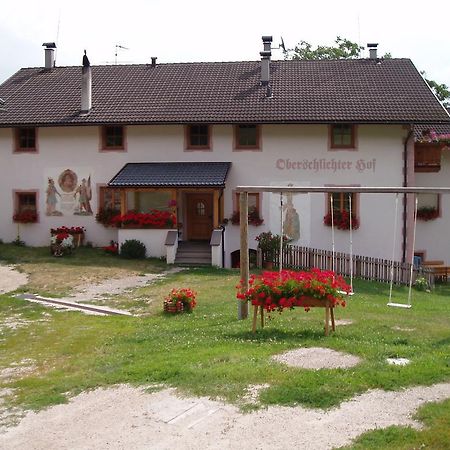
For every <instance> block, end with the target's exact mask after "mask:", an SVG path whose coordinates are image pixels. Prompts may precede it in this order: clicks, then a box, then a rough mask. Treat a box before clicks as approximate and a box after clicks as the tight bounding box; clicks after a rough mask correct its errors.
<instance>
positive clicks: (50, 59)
mask: <svg viewBox="0 0 450 450" xmlns="http://www.w3.org/2000/svg"><path fill="white" fill-rule="evenodd" d="M42 46H43V47H45V50H44V52H45V68H46V69H53V67H55V49H56V44H55V43H54V42H44V43H43V44H42Z"/></svg>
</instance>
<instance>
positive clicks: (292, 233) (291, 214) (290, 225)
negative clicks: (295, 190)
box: [283, 192, 300, 242]
mask: <svg viewBox="0 0 450 450" xmlns="http://www.w3.org/2000/svg"><path fill="white" fill-rule="evenodd" d="M292 196H293V194H292V192H288V193H286V194H285V196H284V198H285V201H284V202H283V214H284V216H283V234H284V235H286V236H287V237H288V239H289V240H290V241H292V242H297V241H298V240H299V239H300V217H299V215H298V212H297V209H296V208H295V206H294V203H293V201H292Z"/></svg>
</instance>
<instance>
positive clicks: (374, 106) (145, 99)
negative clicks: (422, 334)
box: [0, 36, 450, 267]
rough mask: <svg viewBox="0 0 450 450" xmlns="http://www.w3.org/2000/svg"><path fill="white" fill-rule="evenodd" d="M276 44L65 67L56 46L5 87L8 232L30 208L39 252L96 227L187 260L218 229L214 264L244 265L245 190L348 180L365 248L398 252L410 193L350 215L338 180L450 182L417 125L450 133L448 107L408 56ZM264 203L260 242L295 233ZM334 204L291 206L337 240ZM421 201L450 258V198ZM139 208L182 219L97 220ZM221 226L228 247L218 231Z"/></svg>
mask: <svg viewBox="0 0 450 450" xmlns="http://www.w3.org/2000/svg"><path fill="white" fill-rule="evenodd" d="M263 43H264V51H262V52H261V56H262V60H261V61H250V62H247V61H242V62H217V63H211V62H200V63H170V64H159V63H157V60H156V58H152V62H151V63H149V64H144V65H105V66H91V65H90V63H89V60H88V58H87V56H86V55H85V56H84V57H83V64H82V66H81V67H55V65H54V57H53V54H54V45H53V44H52V43H47V44H45V47H46V48H45V66H44V67H37V68H24V69H21V70H19V71H18V72H17V73H16V74H14V75H13V76H12V77H11V78H9V79H8V80H6V81H5V82H4V83H3V84H2V85H0V98H1V99H2V101H1V102H0V205H1V214H0V238H1V239H2V240H3V241H5V242H7V241H12V240H14V239H15V237H16V234H17V224H16V223H15V221H14V217H16V220H17V219H18V218H19V219H20V218H21V217H24V216H25V218H26V217H27V216H26V215H27V214H28V213H30V212H31V213H32V215H33V214H35V217H36V221H34V222H33V221H32V223H22V224H20V236H21V239H23V240H24V241H25V242H26V243H27V244H28V245H33V246H40V245H48V244H49V233H50V229H51V228H56V227H59V226H63V225H66V226H69V227H70V226H83V227H85V229H86V240H87V241H90V242H92V243H93V244H94V245H96V246H104V245H108V243H109V242H110V241H111V240H114V241H123V240H125V239H128V238H129V237H137V238H139V239H140V240H142V241H144V242H145V243H146V245H147V251H148V254H149V256H167V257H168V261H169V262H172V261H173V260H174V258H175V257H176V258H177V260H178V261H187V260H189V257H192V255H193V254H192V253H191V252H192V251H194V250H195V245H191V246H189V242H191V243H192V244H198V243H200V244H199V245H200V247H202V246H201V243H202V242H204V243H206V246H207V247H209V245H210V242H211V237H212V235H213V244H214V251H213V261H212V262H213V263H214V264H218V265H222V264H223V265H224V266H226V267H230V266H231V265H232V264H233V262H235V261H236V260H237V259H236V255H237V254H236V253H235V252H236V251H238V250H239V227H238V226H237V225H235V224H233V222H235V220H234V219H236V217H237V212H238V207H239V205H238V198H237V195H236V192H235V188H236V186H238V185H269V186H270V185H286V186H288V185H297V186H336V193H335V194H333V196H332V197H333V203H332V204H333V208H334V212H335V213H336V215H337V216H339V215H340V214H341V215H342V213H345V212H346V213H351V214H352V217H353V218H354V220H355V223H358V224H359V227H358V229H355V230H354V232H353V247H354V252H355V253H358V254H360V255H367V256H374V257H383V258H391V255H392V245H393V244H392V242H393V239H392V238H393V232H394V231H393V230H394V228H393V227H394V222H395V217H394V215H395V213H394V211H395V207H394V204H395V199H394V197H395V196H394V195H388V194H380V195H371V194H366V195H363V194H353V197H352V199H351V200H352V201H351V204H352V211H349V198H348V197H347V196H346V195H343V194H341V193H340V192H339V187H340V186H398V187H403V186H448V185H449V184H450V183H449V180H450V177H449V175H450V152H449V151H448V150H446V149H445V148H444V150H443V146H442V145H441V146H439V148H438V149H437V150H435V151H434V150H424V149H422V147H423V146H422V147H420V146H417V145H415V139H416V137H417V135H415V133H414V131H415V130H417V129H424V128H430V129H433V128H435V127H444V129H445V127H449V128H450V117H449V115H448V113H447V111H446V110H445V109H444V108H443V107H442V105H441V104H440V103H439V101H438V100H437V99H436V97H435V96H434V95H433V93H432V92H431V90H430V89H429V88H428V86H427V84H426V83H425V81H424V79H423V78H422V76H421V75H420V74H419V72H418V71H417V69H416V68H415V67H414V65H413V63H412V62H411V61H410V60H409V59H381V58H377V55H376V52H375V51H372V53H371V56H370V57H369V58H366V59H357V60H326V61H273V60H272V59H271V52H270V45H271V38H270V37H268V36H265V37H263ZM415 147H416V149H415ZM419 147H420V148H419ZM415 153H416V154H417V155H418V156H416V157H415ZM249 200H250V211H249V213H250V216H251V219H252V220H251V224H250V226H249V229H250V242H251V243H252V245H251V246H252V247H253V248H256V244H257V243H256V241H254V237H255V236H256V235H258V234H259V233H261V232H262V231H269V230H270V231H272V232H274V233H280V205H279V196H277V195H274V194H270V193H260V194H252V195H251V196H250V199H249ZM330 205H331V202H330V198H329V194H323V193H322V194H308V195H305V194H304V195H294V196H290V197H289V196H288V197H287V198H286V199H285V207H284V212H283V213H284V214H285V218H286V221H287V226H288V229H287V232H288V233H289V234H290V237H291V238H292V239H293V243H294V244H298V245H302V246H309V247H313V248H322V249H327V248H330V245H331V237H330V234H331V230H330V227H329V226H327V225H326V224H325V223H324V218H325V221H326V217H327V215H328V214H329V213H330V207H331V206H330ZM419 206H420V207H422V208H423V207H429V208H431V209H433V208H434V209H436V210H437V213H436V214H435V215H436V217H435V219H434V220H429V221H421V222H419V224H418V229H417V241H416V251H417V252H418V253H420V254H421V255H422V256H423V257H425V258H427V259H431V260H442V261H444V263H446V264H450V239H449V238H448V229H449V228H450V196H445V195H442V196H438V195H428V196H424V197H423V198H421V199H419ZM130 210H133V211H135V212H137V213H139V212H140V213H147V212H149V211H150V210H158V211H162V212H165V213H166V214H168V213H174V214H176V220H175V222H176V223H174V224H173V225H172V226H171V227H169V228H171V230H172V232H171V230H170V229H167V227H164V228H162V229H156V230H155V229H149V228H141V229H130V228H129V227H123V228H120V229H118V228H116V227H111V226H105V225H104V224H102V223H99V222H98V221H97V220H96V215H97V214H98V213H99V212H101V213H102V214H103V216H104V221H107V219H108V214H110V215H112V214H113V213H114V212H116V213H121V214H122V215H123V214H125V213H126V212H127V211H130ZM411 211H412V202H411V201H410V200H407V199H406V197H405V198H404V197H403V196H401V207H400V208H399V212H398V223H399V226H398V229H397V231H396V233H397V239H396V242H397V245H396V248H395V254H396V259H398V260H400V261H401V260H406V258H408V257H409V255H410V254H411V252H412V251H413V249H412V245H411V242H412V239H411V233H412V219H413V214H412V213H411ZM344 217H345V214H344ZM226 219H228V221H227V220H226ZM261 222H262V223H261ZM225 223H226V224H225ZM224 224H225V225H224ZM221 226H223V228H224V232H223V240H222V238H221V237H220V238H217V236H216V235H217V232H216V233H213V230H217V229H219V228H220V227H221ZM344 228H345V226H344ZM284 231H285V232H286V229H285V230H284ZM348 234H349V233H348V230H345V229H344V230H339V229H337V230H336V250H338V251H347V250H348ZM179 243H181V245H178V244H179ZM166 244H167V245H166ZM222 244H223V251H222ZM207 254H208V255H209V251H207ZM201 255H202V254H201V253H199V254H198V255H197V257H200V256H201ZM222 257H223V260H222ZM209 258H210V256H209ZM208 261H211V259H208Z"/></svg>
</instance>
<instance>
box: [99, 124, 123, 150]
mask: <svg viewBox="0 0 450 450" xmlns="http://www.w3.org/2000/svg"><path fill="white" fill-rule="evenodd" d="M102 150H125V127H124V126H122V125H105V126H104V127H103V128H102Z"/></svg>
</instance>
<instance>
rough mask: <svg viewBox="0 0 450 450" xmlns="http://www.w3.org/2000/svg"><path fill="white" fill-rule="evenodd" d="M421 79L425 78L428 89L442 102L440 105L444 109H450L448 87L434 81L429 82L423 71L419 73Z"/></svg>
mask: <svg viewBox="0 0 450 450" xmlns="http://www.w3.org/2000/svg"><path fill="white" fill-rule="evenodd" d="M420 73H421V74H422V75H423V77H424V78H425V81H426V82H427V83H428V86H430V89H431V90H432V91H433V92H434V95H436V97H437V98H438V99H439V100H440V101H441V102H442V104H443V105H444V106H445V107H446V108H450V90H449V87H448V86H447V85H446V84H444V83H442V84H439V83H437V82H436V81H434V80H429V79H428V78H427V77H426V76H427V75H426V73H425V72H424V71H422V72H420Z"/></svg>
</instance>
